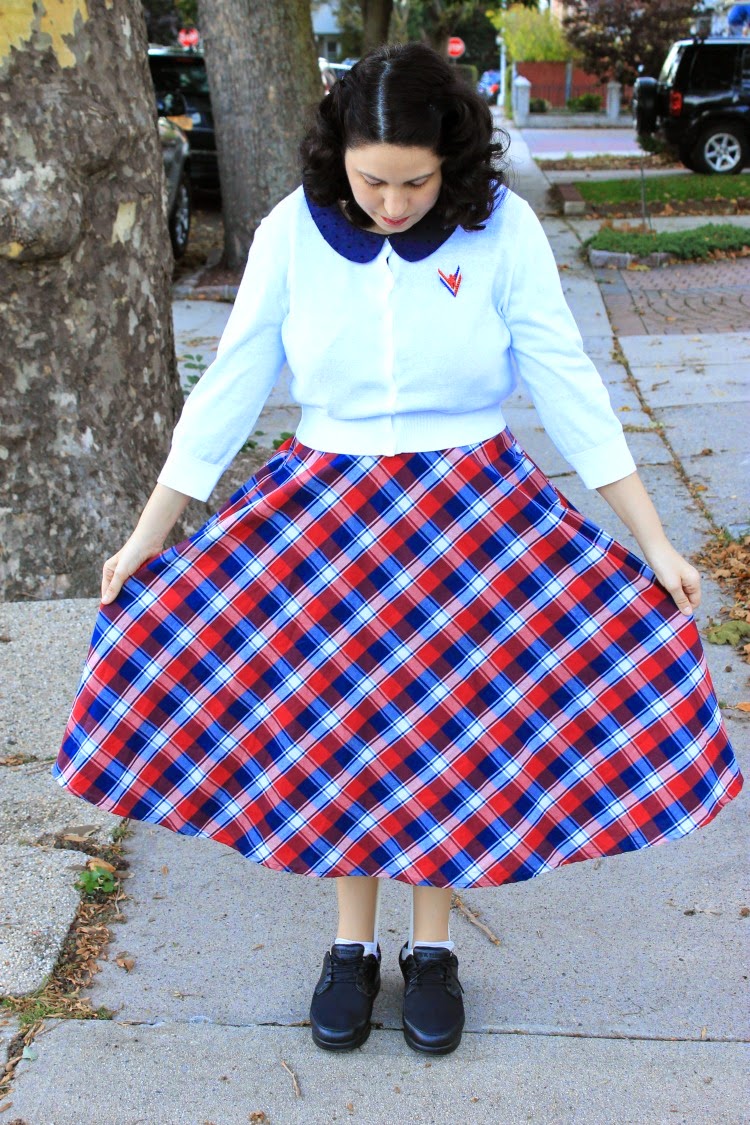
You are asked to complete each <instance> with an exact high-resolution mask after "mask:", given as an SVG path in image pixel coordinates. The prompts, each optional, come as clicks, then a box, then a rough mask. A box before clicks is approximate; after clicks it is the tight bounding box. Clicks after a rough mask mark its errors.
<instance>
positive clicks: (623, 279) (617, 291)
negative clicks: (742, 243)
mask: <svg viewBox="0 0 750 1125" xmlns="http://www.w3.org/2000/svg"><path fill="white" fill-rule="evenodd" d="M595 276H596V279H597V281H598V282H599V285H600V287H601V291H602V295H603V297H604V303H605V305H606V306H607V312H608V314H609V318H610V320H611V322H612V327H613V328H614V330H615V332H616V333H617V334H618V335H619V336H638V335H642V334H643V335H647V336H653V335H659V334H663V335H667V336H671V335H683V334H685V333H691V334H703V333H706V334H709V335H713V334H716V333H721V332H743V331H745V330H746V329H747V328H748V326H749V325H750V261H749V260H748V259H747V258H744V259H737V260H736V261H726V262H716V263H708V262H705V263H704V262H701V263H692V262H690V263H687V262H686V263H685V264H684V265H673V266H668V267H665V268H663V269H651V270H627V269H626V270H612V269H601V270H596V271H595Z"/></svg>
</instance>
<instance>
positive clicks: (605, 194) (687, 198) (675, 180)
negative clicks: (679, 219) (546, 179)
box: [575, 174, 750, 205]
mask: <svg viewBox="0 0 750 1125" xmlns="http://www.w3.org/2000/svg"><path fill="white" fill-rule="evenodd" d="M575 186H576V187H577V188H578V190H579V191H580V193H581V195H582V196H583V198H584V199H585V200H586V202H587V203H593V204H594V205H596V204H617V203H640V201H641V180H640V176H636V177H634V178H633V179H630V180H579V181H577V182H576V184H575ZM748 196H750V176H745V175H741V176H697V175H695V174H692V175H689V176H647V177H646V201H647V202H648V203H687V202H691V201H695V202H700V201H704V200H735V199H737V198H738V197H739V198H747V197H748Z"/></svg>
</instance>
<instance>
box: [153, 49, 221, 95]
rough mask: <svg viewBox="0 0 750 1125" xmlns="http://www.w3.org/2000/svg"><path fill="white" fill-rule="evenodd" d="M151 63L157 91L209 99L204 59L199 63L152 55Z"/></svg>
mask: <svg viewBox="0 0 750 1125" xmlns="http://www.w3.org/2000/svg"><path fill="white" fill-rule="evenodd" d="M149 62H150V64H151V73H152V75H153V79H154V86H155V87H156V88H157V90H160V91H161V90H181V91H182V93H183V94H187V95H190V94H193V95H195V94H198V95H200V96H202V97H208V95H209V93H210V91H209V89H208V76H207V74H206V67H205V63H204V62H203V60H202V59H201V60H200V62H198V61H190V60H187V59H170V58H168V57H166V58H157V57H155V56H154V55H152V56H151V57H150V59H149Z"/></svg>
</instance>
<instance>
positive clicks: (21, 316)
mask: <svg viewBox="0 0 750 1125" xmlns="http://www.w3.org/2000/svg"><path fill="white" fill-rule="evenodd" d="M47 11H48V12H49V11H51V9H50V6H49V5H47ZM146 48H147V44H146V33H145V26H144V22H143V15H142V11H141V5H140V2H139V0H88V3H87V2H86V0H56V3H55V9H54V12H52V14H50V15H47V14H46V12H45V9H44V7H42V5H41V4H34V5H32V3H31V2H29V3H28V4H21V3H17V4H15V5H14V4H11V5H10V8H9V9H8V8H7V7H6V13H5V16H4V22H3V29H2V34H1V35H0V93H1V105H0V129H1V130H2V140H1V141H0V152H1V153H2V155H1V156H0V183H1V184H2V187H1V189H0V323H1V326H2V327H1V330H2V338H3V348H2V360H1V361H0V362H2V365H3V372H2V381H1V382H0V425H2V430H0V544H1V547H0V596H2V597H5V598H6V599H8V600H14V599H22V598H52V597H56V596H92V595H95V594H96V593H97V592H98V590H99V585H100V582H101V567H102V563H103V561H104V559H105V558H106V557H107V555H109V554H111V553H112V552H114V551H115V550H116V549H117V548H118V547H120V546H121V544H122V542H123V539H124V537H126V536H127V535H128V534H130V532H131V531H132V528H133V525H134V523H135V520H136V518H137V515H138V513H139V512H140V510H141V508H142V506H143V504H144V503H145V501H146V499H147V497H148V495H149V493H150V492H151V489H152V488H153V485H154V482H155V480H156V475H157V473H158V470H159V469H160V467H161V465H162V464H163V461H164V458H165V457H166V454H167V450H168V447H169V439H170V434H171V429H172V426H173V425H174V422H175V420H176V417H177V413H178V410H179V408H180V405H181V395H180V391H179V382H178V378H177V371H176V366H175V360H174V342H173V335H172V321H171V314H170V282H171V269H172V252H171V247H170V244H169V236H168V233H167V227H166V217H165V213H164V198H163V192H164V172H163V165H162V156H161V149H160V145H159V140H158V135H157V127H156V114H155V106H154V95H153V87H152V85H151V80H150V77H149V73H148V65H147V57H146Z"/></svg>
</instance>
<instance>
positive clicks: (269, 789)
mask: <svg viewBox="0 0 750 1125" xmlns="http://www.w3.org/2000/svg"><path fill="white" fill-rule="evenodd" d="M52 774H53V776H54V777H55V778H56V780H57V781H58V783H59V784H60V785H63V786H65V787H66V788H67V789H68V790H69V791H70V792H71V793H74V794H76V795H78V796H79V797H82V798H83V799H85V800H86V801H89V802H91V803H92V804H95V805H98V806H100V807H101V808H104V809H108V810H109V811H110V812H113V813H117V814H119V815H121V816H129V817H133V818H135V819H137V820H143V821H149V822H150V823H152V824H160V825H163V826H164V827H165V828H169V829H171V830H172V831H175V832H180V833H184V834H186V835H193V836H206V837H210V838H212V839H215V840H219V841H221V843H223V844H227V845H228V846H229V847H232V848H236V849H237V850H238V851H239V852H241V853H242V855H244V856H246V857H247V858H248V859H251V860H253V861H255V862H256V863H260V864H264V865H265V866H266V867H270V868H275V869H277V870H282V871H288V872H297V873H300V874H303V875H311V876H339V875H375V876H380V877H384V878H392V879H398V880H401V881H402V882H405V883H411V884H415V885H420V886H438V887H446V886H453V887H484V886H497V885H499V884H503V883H508V882H513V881H518V880H522V879H529V878H532V877H534V876H536V875H539V874H541V873H542V872H544V871H548V870H551V869H553V868H556V867H559V866H561V865H563V864H566V863H574V862H576V861H578V860H584V859H589V858H592V857H594V856H609V855H615V854H618V853H621V852H627V851H633V850H635V849H638V848H645V847H650V846H653V845H655V844H660V843H662V842H665V841H667V840H677V839H679V838H681V837H683V836H685V835H687V833H689V832H692V831H693V830H694V829H696V828H698V827H700V826H701V825H704V824H707V823H708V822H709V821H711V820H712V819H713V818H714V817H715V816H716V814H717V813H718V812H719V810H720V809H721V808H722V807H723V806H724V805H725V804H727V803H728V802H729V801H730V800H732V798H734V797H735V796H736V795H737V794H738V793H739V791H740V789H741V787H742V783H743V778H742V775H741V773H740V771H739V768H738V765H737V762H736V760H735V756H734V753H733V750H732V747H731V745H730V742H729V740H728V737H727V732H726V729H725V726H724V724H723V720H722V717H721V714H720V711H719V707H718V704H717V700H716V697H715V694H714V689H713V685H712V682H711V678H710V674H709V671H708V669H707V666H706V661H705V656H704V652H703V648H702V645H701V640H700V637H699V634H698V630H697V626H696V624H695V620H694V618H693V617H692V616H691V617H686V616H685V615H683V614H682V613H680V611H679V610H678V609H677V607H676V605H675V603H674V601H673V599H672V598H671V596H670V595H669V594H668V593H667V592H666V591H665V590H664V589H663V587H661V586H660V585H659V584H658V582H657V580H656V578H655V575H654V572H653V571H652V570H651V569H650V568H649V567H648V566H647V565H646V564H645V563H644V562H643V561H642V560H640V559H639V558H638V557H637V556H636V555H634V554H632V553H631V552H630V551H628V550H627V549H626V548H625V547H624V546H623V545H622V544H620V543H618V542H617V541H616V540H615V539H613V538H612V536H610V535H608V534H607V533H606V532H605V531H604V530H603V529H602V528H600V527H599V526H598V525H597V524H596V523H594V522H592V521H591V520H590V519H587V518H586V517H585V516H584V515H582V514H581V513H580V512H579V511H578V509H577V508H576V507H575V506H574V505H573V504H572V503H570V501H569V500H568V499H567V498H566V497H565V496H564V495H563V494H562V493H561V492H559V491H558V489H557V488H556V487H555V486H554V485H553V484H552V483H551V482H550V481H549V480H548V478H547V477H546V476H545V475H544V473H543V472H542V470H541V469H540V468H539V467H538V466H537V465H536V464H535V463H534V462H533V461H532V460H531V458H530V457H529V456H528V454H527V453H526V452H525V451H524V450H523V449H522V448H521V447H520V446H519V444H518V443H517V441H516V440H515V438H514V437H513V435H512V433H511V432H510V430H509V429H507V428H506V429H505V430H503V432H502V433H500V434H497V435H496V436H495V437H492V438H489V439H487V440H485V441H483V442H478V443H474V444H473V445H466V446H457V447H454V448H450V449H442V450H437V451H431V452H421V453H399V454H396V455H394V456H371V455H351V454H341V453H326V452H321V451H318V450H314V449H311V448H309V447H307V446H305V445H303V444H301V443H300V442H298V441H297V439H296V438H294V439H289V440H288V441H287V442H286V443H285V444H284V445H283V446H282V447H281V448H280V449H279V450H278V451H277V452H276V453H275V454H274V455H273V456H272V457H271V458H270V460H269V461H268V462H267V463H266V464H265V465H263V466H262V467H261V469H260V470H259V471H258V472H257V473H256V474H255V476H253V477H252V478H251V479H250V480H249V481H248V482H247V483H246V484H245V485H244V486H243V488H241V489H240V490H239V491H238V492H236V493H235V494H234V495H233V496H232V497H231V498H230V500H229V501H228V502H227V503H226V504H225V505H224V506H223V507H222V508H221V510H220V511H218V512H217V513H216V514H215V515H213V516H212V517H211V518H210V519H209V520H208V521H207V522H206V523H205V524H204V526H203V527H202V528H200V530H199V531H197V532H196V533H195V534H194V535H193V536H191V537H190V538H189V539H186V540H184V541H183V542H181V543H178V544H177V545H175V546H173V547H170V548H168V549H166V550H165V551H164V552H163V553H162V554H160V555H159V556H157V557H156V558H155V559H152V560H150V561H149V562H148V563H147V564H145V565H144V566H143V567H141V568H140V569H139V570H138V571H137V572H136V574H134V575H133V576H132V577H131V578H130V579H128V580H127V581H126V583H125V585H124V586H123V588H122V591H121V593H120V595H119V596H118V598H117V599H116V600H115V601H114V602H113V603H112V604H111V605H109V606H103V607H100V610H99V615H98V618H97V620H96V625H95V629H94V634H93V638H92V642H91V649H90V652H89V655H88V659H87V661H86V664H85V667H84V670H83V675H82V679H81V684H80V687H79V690H78V693H77V695H76V698H75V702H74V706H73V711H72V714H71V717H70V720H69V723H68V727H67V731H66V734H65V740H64V743H63V746H62V748H61V749H60V752H59V755H58V758H57V761H56V763H55V765H54V766H53V768H52Z"/></svg>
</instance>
